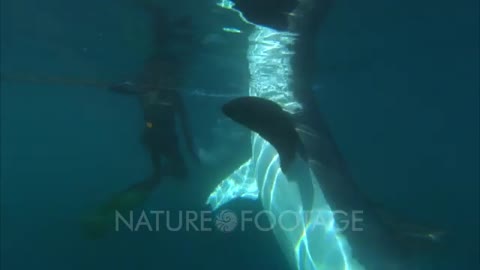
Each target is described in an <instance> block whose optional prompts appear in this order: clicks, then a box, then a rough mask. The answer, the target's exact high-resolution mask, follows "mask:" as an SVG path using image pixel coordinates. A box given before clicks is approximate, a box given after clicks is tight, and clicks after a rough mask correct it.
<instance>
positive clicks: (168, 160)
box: [110, 0, 199, 181]
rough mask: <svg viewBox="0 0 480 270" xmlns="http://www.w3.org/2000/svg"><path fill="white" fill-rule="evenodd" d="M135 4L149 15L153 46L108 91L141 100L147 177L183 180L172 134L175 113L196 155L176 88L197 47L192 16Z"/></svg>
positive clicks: (146, 0)
mask: <svg viewBox="0 0 480 270" xmlns="http://www.w3.org/2000/svg"><path fill="white" fill-rule="evenodd" d="M137 4H139V5H140V6H141V8H142V9H143V10H144V11H145V12H147V13H149V14H150V17H151V19H152V30H153V47H152V49H153V51H152V53H151V54H150V56H149V57H148V58H147V59H146V62H145V64H144V67H143V70H142V72H140V74H139V75H138V76H137V78H136V79H135V80H134V81H133V82H129V81H127V82H123V83H120V84H115V85H112V86H111V87H110V90H112V91H114V92H117V93H121V94H130V95H136V96H138V98H139V100H140V104H141V106H142V108H143V112H144V121H145V127H144V131H143V133H144V134H143V139H142V142H143V144H144V145H145V147H146V148H147V150H148V151H149V154H150V158H151V161H152V165H153V175H152V179H153V180H155V181H159V180H160V178H161V176H166V175H168V176H173V177H175V178H179V179H184V178H186V177H187V175H188V173H187V168H186V165H185V160H184V157H183V156H182V154H181V151H180V147H179V140H178V136H177V133H176V117H177V116H178V118H179V120H180V123H181V130H182V131H183V137H184V139H185V145H186V146H187V150H188V151H189V153H190V154H191V156H192V157H193V159H194V160H196V161H198V160H199V158H198V156H197V153H196V151H195V146H194V143H193V137H192V132H191V129H190V122H189V118H188V115H187V112H186V109H185V106H184V103H183V99H182V96H181V94H180V93H179V92H178V91H179V90H178V89H179V88H181V83H182V81H183V80H184V76H185V71H186V67H187V66H188V64H189V63H190V62H191V59H192V58H193V54H194V51H195V47H196V44H195V43H194V42H193V40H194V39H193V33H192V21H191V17H189V16H185V17H181V18H180V19H178V20H175V21H173V20H170V19H169V18H168V16H167V14H166V13H167V12H166V11H165V10H164V9H163V8H162V7H161V6H159V5H156V4H155V3H153V2H152V1H149V0H143V1H140V2H137ZM165 165H168V166H165Z"/></svg>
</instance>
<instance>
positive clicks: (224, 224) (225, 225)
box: [215, 210, 238, 232]
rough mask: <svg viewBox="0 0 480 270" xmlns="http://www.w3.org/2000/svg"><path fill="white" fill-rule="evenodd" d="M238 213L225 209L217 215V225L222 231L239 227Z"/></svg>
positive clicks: (229, 230)
mask: <svg viewBox="0 0 480 270" xmlns="http://www.w3.org/2000/svg"><path fill="white" fill-rule="evenodd" d="M237 224H238V218H237V215H235V213H234V212H233V211H231V210H223V211H222V212H220V214H218V215H217V216H216V217H215V226H217V229H218V230H219V231H221V232H231V231H233V230H235V227H237Z"/></svg>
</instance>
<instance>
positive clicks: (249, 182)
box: [207, 159, 259, 210]
mask: <svg viewBox="0 0 480 270" xmlns="http://www.w3.org/2000/svg"><path fill="white" fill-rule="evenodd" d="M251 164H252V161H251V159H249V160H248V161H247V162H245V163H244V164H243V165H242V166H240V168H238V169H237V170H235V171H234V172H233V173H232V174H231V175H230V176H229V177H227V178H225V179H224V180H223V181H222V182H221V183H220V184H219V185H218V186H217V187H216V188H215V190H214V191H213V192H212V193H211V194H210V196H209V197H208V199H207V204H208V205H210V207H211V208H212V209H213V210H216V209H218V208H219V207H221V206H222V205H224V204H226V203H228V202H229V201H231V200H233V199H236V198H248V199H252V200H256V199H257V198H258V193H259V191H258V186H257V181H256V179H255V178H254V177H253V175H252V172H253V168H252V166H251Z"/></svg>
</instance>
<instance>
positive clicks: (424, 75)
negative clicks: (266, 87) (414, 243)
mask: <svg viewBox="0 0 480 270" xmlns="http://www.w3.org/2000/svg"><path fill="white" fill-rule="evenodd" d="M174 4H175V3H170V4H169V5H170V7H171V8H172V12H173V13H178V14H179V15H181V14H189V13H192V14H193V19H194V21H195V22H196V23H195V24H194V25H195V26H196V27H197V29H198V35H199V36H200V37H202V36H206V35H208V34H220V35H227V42H228V41H231V40H230V39H232V40H235V38H236V37H234V38H231V37H229V36H228V34H223V33H222V31H221V28H222V27H223V26H225V25H227V26H230V25H233V24H235V22H236V20H234V19H233V17H230V16H229V15H225V14H223V13H216V12H213V11H212V10H213V9H214V8H215V1H213V0H209V1H193V0H189V1H184V2H183V3H182V4H181V5H182V7H181V8H178V7H174V6H173V5H174ZM178 5H180V3H178ZM478 10H479V4H478V1H473V0H460V1H456V2H452V1H432V0H427V1H422V2H419V1H413V0H407V1H401V2H398V3H397V2H386V1H380V0H367V1H344V0H337V1H336V5H335V7H334V9H333V10H332V11H331V14H330V16H329V18H328V20H327V21H326V23H325V25H324V27H323V29H322V32H321V33H319V35H320V36H319V41H320V43H319V46H318V51H319V54H318V63H319V69H318V76H317V78H318V87H316V88H315V89H316V90H315V91H316V93H317V96H318V99H319V103H320V105H321V107H322V108H321V110H322V112H323V113H324V117H325V118H326V119H327V120H328V122H329V124H330V126H331V128H332V132H333V134H334V136H335V138H336V139H337V142H338V144H339V146H340V148H341V150H342V152H343V153H344V155H345V158H346V160H347V161H348V164H349V166H350V168H351V170H352V174H353V176H354V177H355V179H356V180H357V181H358V182H359V184H360V185H361V187H362V189H364V190H365V191H366V192H367V193H368V194H369V195H370V196H372V197H373V198H375V199H376V200H377V201H381V202H383V203H384V204H385V205H389V206H391V207H392V208H394V209H397V210H398V211H401V212H403V213H408V215H410V216H412V217H414V218H417V219H419V220H422V221H423V222H426V223H430V224H434V225H435V226H436V227H438V228H442V229H445V230H446V231H447V237H446V239H445V243H443V244H442V246H441V248H439V249H438V250H437V251H435V253H434V255H433V256H434V257H433V261H434V262H433V266H432V268H431V269H478V267H479V255H478V254H479V252H480V250H479V241H480V239H479V231H478V228H479V225H480V220H479V210H480V209H479V177H480V175H479V167H478V164H479V140H478V139H479V86H480V85H479V75H478V74H479V71H480V68H479V36H478V32H479V25H478V24H479V22H478V20H479V13H478ZM0 12H1V13H0V14H1V28H0V29H1V39H0V44H1V58H0V60H1V63H0V64H1V66H0V67H1V72H2V75H3V74H8V75H15V76H20V77H22V78H26V77H29V76H30V77H31V76H35V77H58V78H64V80H63V81H62V83H60V84H48V83H25V82H12V81H2V83H1V133H0V135H1V151H0V152H1V193H0V195H1V198H0V202H1V221H0V222H1V223H0V225H1V227H0V229H1V234H0V241H1V253H0V260H1V265H0V267H1V268H2V269H8V270H10V269H12V270H13V269H19V270H22V269H72V270H73V269H117V270H122V269H139V270H142V269H217V268H219V269H224V268H227V269H272V270H283V269H288V266H287V264H286V262H285V261H284V258H283V256H282V253H281V251H280V248H279V247H278V246H277V245H276V241H275V239H274V237H273V235H271V234H269V233H263V232H259V231H255V230H249V231H247V232H232V233H230V234H225V233H221V232H215V231H214V232H208V233H205V232H179V233H166V232H156V233H151V232H142V233H134V234H131V233H116V234H113V235H109V236H108V237H105V238H103V239H100V240H90V239H87V238H86V237H85V236H84V235H83V234H82V232H81V226H80V222H79V220H80V219H81V216H82V215H84V213H85V212H86V211H88V209H91V208H94V207H95V205H97V204H98V203H99V202H101V201H102V200H105V199H106V198H108V197H109V196H110V194H112V192H116V191H119V190H122V189H124V188H125V187H127V186H128V185H130V184H132V183H134V182H135V181H138V180H140V179H143V178H144V177H145V176H146V175H147V174H148V173H149V171H150V163H149V160H148V156H147V154H146V152H145V150H144V149H143V148H142V146H141V145H140V144H139V136H140V131H141V128H142V125H143V123H142V122H141V121H140V120H141V110H140V108H139V106H138V102H137V101H136V100H135V99H132V98H130V97H124V96H119V95H114V94H112V93H109V92H108V91H104V90H103V89H101V88H98V87H89V86H82V83H79V81H84V80H89V81H99V82H105V81H107V82H108V81H114V80H121V79H125V78H126V77H128V76H131V74H133V73H135V72H136V71H137V70H138V69H140V68H141V65H142V63H143V60H144V58H145V57H146V53H145V52H147V51H148V50H149V41H150V40H151V37H150V35H149V32H148V27H147V26H148V19H147V18H146V16H145V14H143V13H142V12H141V11H139V10H135V9H132V8H131V6H130V4H129V3H128V1H107V0H97V1H77V2H66V1H60V0H47V1H34V0H2V2H1V10H0ZM230 35H231V34H230ZM240 39H241V38H240ZM243 45H244V44H241V42H237V43H235V45H234V46H232V47H229V48H221V45H218V47H217V48H218V53H215V52H213V53H212V52H209V53H203V54H202V55H201V56H199V57H198V58H196V59H195V60H192V65H193V66H195V67H196V68H192V69H191V70H190V71H189V73H188V74H186V78H185V80H186V85H187V86H188V87H193V88H196V87H198V88H202V89H206V90H208V91H211V92H215V93H222V91H223V92H228V93H234V92H235V91H237V92H241V91H242V90H238V88H240V89H246V87H247V83H248V77H247V74H248V73H247V72H248V71H247V70H246V68H247V66H246V62H244V61H245V60H244V59H243V60H242V57H241V54H240V56H238V54H237V56H235V57H231V56H230V58H228V57H229V56H228V55H229V51H234V50H235V49H239V50H241V49H242V46H243ZM232 58H233V60H232ZM222 59H223V60H222ZM225 66H226V68H225ZM65 78H69V79H65ZM71 78H74V79H71ZM244 91H246V90H244ZM186 98H187V103H188V104H189V112H190V113H191V114H192V115H194V119H193V122H194V123H193V126H194V130H195V132H196V134H197V136H198V137H199V138H203V141H208V134H209V130H210V129H211V128H213V126H214V123H215V121H216V119H217V118H218V117H220V114H219V113H218V108H219V106H220V105H221V103H222V102H223V101H224V100H222V99H219V98H213V97H210V98H209V97H205V96H188V97H186ZM198 111H202V112H203V113H196V112H198ZM200 141H202V140H201V139H200ZM210 143H211V142H210ZM242 148H244V147H242V146H238V145H237V146H235V145H233V146H231V151H232V152H235V151H239V150H240V149H242ZM194 178H195V177H194ZM215 183H216V179H201V178H195V179H191V181H190V183H184V184H180V185H176V184H175V183H168V184H166V185H165V186H164V187H162V188H163V190H161V189H160V190H158V191H156V193H154V194H153V196H152V198H151V199H150V200H149V201H148V202H147V205H146V207H148V208H169V209H196V210H201V209H206V208H205V207H204V206H203V205H202V204H201V203H202V202H203V201H204V200H205V199H206V195H207V194H208V192H209V191H210V190H211V189H212V188H213V187H214V186H215ZM229 207H230V208H231V209H251V210H258V209H259V208H260V206H259V205H258V203H255V202H249V201H241V202H237V203H232V204H231V205H229Z"/></svg>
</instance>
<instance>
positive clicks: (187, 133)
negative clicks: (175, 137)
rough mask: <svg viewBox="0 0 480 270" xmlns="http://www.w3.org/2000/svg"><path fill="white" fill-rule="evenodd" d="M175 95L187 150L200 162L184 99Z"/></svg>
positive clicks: (177, 94)
mask: <svg viewBox="0 0 480 270" xmlns="http://www.w3.org/2000/svg"><path fill="white" fill-rule="evenodd" d="M174 95H175V108H176V110H177V112H178V114H179V115H180V122H181V125H182V130H183V134H184V137H185V142H186V145H187V149H188V151H189V152H190V154H191V155H192V157H193V158H194V159H195V160H197V161H199V160H200V158H199V157H198V153H197V151H196V148H195V144H194V142H193V136H192V130H191V128H190V119H189V117H188V115H187V111H186V109H185V104H184V103H183V99H182V97H181V96H180V94H179V93H176V92H175V93H174Z"/></svg>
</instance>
